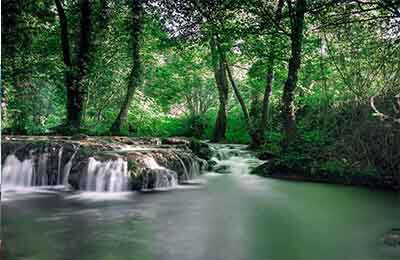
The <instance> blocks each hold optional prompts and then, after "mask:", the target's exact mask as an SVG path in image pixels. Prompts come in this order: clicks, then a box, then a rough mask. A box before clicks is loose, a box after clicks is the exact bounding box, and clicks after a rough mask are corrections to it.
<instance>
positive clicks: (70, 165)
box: [58, 150, 78, 185]
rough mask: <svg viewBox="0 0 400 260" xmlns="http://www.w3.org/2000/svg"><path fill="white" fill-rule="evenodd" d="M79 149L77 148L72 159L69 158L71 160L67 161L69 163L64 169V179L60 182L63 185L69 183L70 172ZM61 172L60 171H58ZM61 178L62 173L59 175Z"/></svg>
mask: <svg viewBox="0 0 400 260" xmlns="http://www.w3.org/2000/svg"><path fill="white" fill-rule="evenodd" d="M77 152H78V150H75V152H74V153H73V154H72V156H71V159H69V161H68V162H67V164H66V165H65V166H64V169H63V174H62V175H63V181H62V183H61V182H58V184H62V185H68V178H69V173H70V172H71V168H72V162H73V160H74V158H75V155H76V154H77ZM58 174H60V173H58ZM59 179H61V177H60V175H59Z"/></svg>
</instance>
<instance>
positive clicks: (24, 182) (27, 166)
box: [2, 154, 35, 187]
mask: <svg viewBox="0 0 400 260" xmlns="http://www.w3.org/2000/svg"><path fill="white" fill-rule="evenodd" d="M34 183H35V180H34V171H33V161H32V159H29V160H24V161H22V162H21V161H20V160H18V158H17V157H16V156H15V155H13V154H12V155H9V156H7V158H6V160H5V162H4V165H3V168H2V184H3V185H4V186H15V187H29V186H32V185H34Z"/></svg>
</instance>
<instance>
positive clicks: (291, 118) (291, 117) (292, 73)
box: [282, 0, 307, 150]
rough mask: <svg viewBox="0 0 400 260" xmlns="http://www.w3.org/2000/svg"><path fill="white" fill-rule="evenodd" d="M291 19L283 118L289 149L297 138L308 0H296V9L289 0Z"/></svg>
mask: <svg viewBox="0 0 400 260" xmlns="http://www.w3.org/2000/svg"><path fill="white" fill-rule="evenodd" d="M287 2H288V7H289V12H290V21H291V35H290V40H291V57H290V59H289V65H288V76H287V80H286V83H285V86H284V88H283V96H282V105H283V108H282V118H283V131H284V140H283V143H282V145H283V149H284V150H285V149H287V148H288V147H289V145H290V144H291V143H293V142H294V140H295V138H296V116H295V105H294V91H295V88H296V84H297V80H298V71H299V69H300V64H301V50H302V40H303V30H304V14H305V12H306V6H307V3H306V0H296V3H295V7H294V10H293V8H292V3H291V0H288V1H287Z"/></svg>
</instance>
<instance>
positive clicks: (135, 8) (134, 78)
mask: <svg viewBox="0 0 400 260" xmlns="http://www.w3.org/2000/svg"><path fill="white" fill-rule="evenodd" d="M141 19H142V0H133V1H132V31H131V34H132V35H131V38H132V61H133V64H132V69H131V72H130V75H129V80H128V89H127V93H126V96H125V99H124V101H123V103H122V106H121V110H120V111H119V114H118V116H117V118H116V120H115V122H114V123H113V125H112V126H111V129H110V131H111V133H112V134H121V131H122V128H123V125H124V123H125V121H126V118H127V115H128V111H129V107H130V106H131V104H132V101H133V96H134V94H135V90H136V88H137V87H138V86H139V85H140V84H141V82H142V79H141V77H142V64H141V60H140V33H141V22H142V21H141Z"/></svg>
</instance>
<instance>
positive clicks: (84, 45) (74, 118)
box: [55, 0, 91, 132]
mask: <svg viewBox="0 0 400 260" xmlns="http://www.w3.org/2000/svg"><path fill="white" fill-rule="evenodd" d="M55 4H56V8H57V13H58V17H59V20H60V27H61V30H60V31H61V48H62V54H63V61H64V65H65V67H66V69H65V73H64V74H65V76H64V80H65V87H66V89H67V104H66V109H67V127H68V128H70V130H72V131H73V132H75V131H79V129H80V128H81V124H82V116H83V111H84V103H85V98H86V77H87V74H88V65H89V60H90V53H89V49H90V34H91V26H90V24H91V21H90V13H91V11H90V2H89V0H80V1H79V11H80V23H79V35H78V41H77V45H76V48H77V50H76V59H75V60H76V61H75V62H76V63H73V62H72V58H71V49H70V43H69V36H68V22H67V17H66V15H65V11H64V7H63V6H62V4H61V1H60V0H55Z"/></svg>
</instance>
